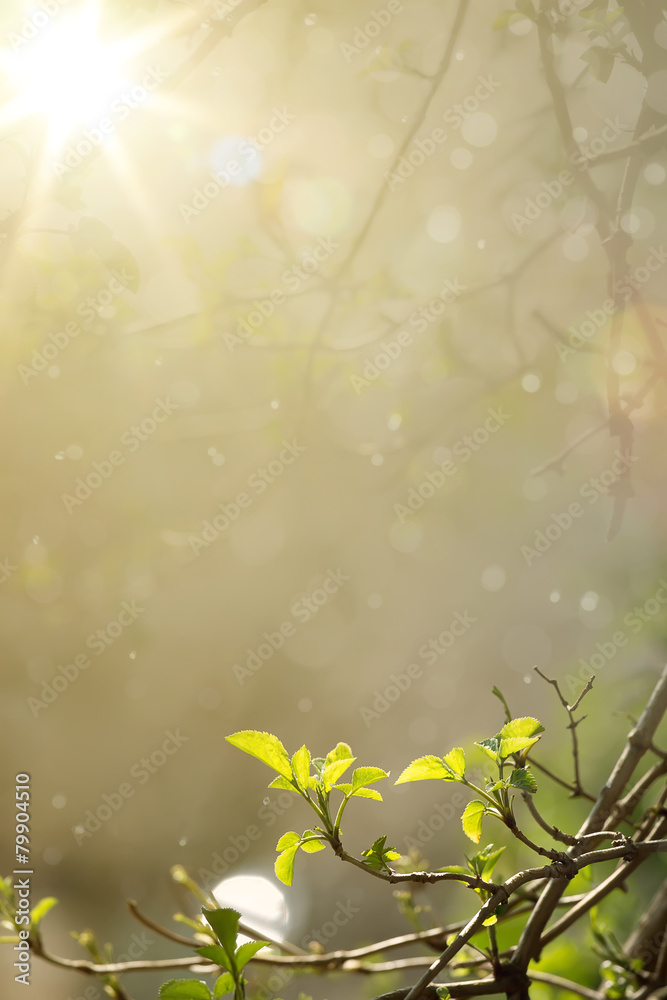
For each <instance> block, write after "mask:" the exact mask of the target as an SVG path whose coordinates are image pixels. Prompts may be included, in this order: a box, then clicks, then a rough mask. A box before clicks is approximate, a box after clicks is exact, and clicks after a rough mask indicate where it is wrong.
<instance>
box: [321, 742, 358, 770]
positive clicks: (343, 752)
mask: <svg viewBox="0 0 667 1000" xmlns="http://www.w3.org/2000/svg"><path fill="white" fill-rule="evenodd" d="M350 757H354V754H353V753H352V748H351V746H350V744H349V743H337V744H336V746H335V747H334V748H333V750H330V751H329V753H328V754H327V755H326V758H325V760H324V765H323V766H324V767H328V765H329V764H333V762H334V761H335V760H349V759H350Z"/></svg>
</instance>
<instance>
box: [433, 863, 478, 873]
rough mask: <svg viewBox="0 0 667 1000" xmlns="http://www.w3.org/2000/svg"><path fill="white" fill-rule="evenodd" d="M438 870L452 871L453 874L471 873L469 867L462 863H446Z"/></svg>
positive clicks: (437, 869)
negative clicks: (463, 865) (464, 866)
mask: <svg viewBox="0 0 667 1000" xmlns="http://www.w3.org/2000/svg"><path fill="white" fill-rule="evenodd" d="M436 871H437V872H451V873H452V874H453V875H469V874H470V872H469V871H468V869H467V868H463V867H462V866H461V865H444V867H442V868H436Z"/></svg>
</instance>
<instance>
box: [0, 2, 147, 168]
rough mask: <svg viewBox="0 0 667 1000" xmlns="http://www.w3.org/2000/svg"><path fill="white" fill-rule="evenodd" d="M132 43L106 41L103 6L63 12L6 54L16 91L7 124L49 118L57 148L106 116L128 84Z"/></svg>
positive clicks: (4, 121)
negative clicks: (101, 18) (125, 71)
mask: <svg viewBox="0 0 667 1000" xmlns="http://www.w3.org/2000/svg"><path fill="white" fill-rule="evenodd" d="M128 48H129V47H128V45H127V43H125V44H124V45H123V44H120V43H117V42H116V43H114V44H105V43H104V42H103V41H102V40H101V39H100V36H99V5H98V4H97V2H91V3H88V4H87V5H86V6H84V7H83V8H81V9H80V10H78V11H77V12H76V13H75V14H72V15H69V16H68V15H67V14H66V13H64V12H63V13H62V14H60V15H59V16H58V17H56V18H54V19H53V20H52V22H51V23H49V24H48V25H45V26H44V28H42V29H41V31H40V32H39V34H38V35H37V36H36V37H34V38H32V39H28V40H24V41H23V43H22V44H21V45H19V46H17V47H16V48H15V50H14V51H13V52H11V53H5V54H4V56H3V58H2V68H3V69H4V71H5V75H6V80H7V83H8V85H9V86H10V87H11V89H12V91H13V92H14V97H13V98H12V99H10V100H9V101H8V102H7V103H6V104H5V107H4V108H3V111H2V115H1V116H0V122H1V124H2V125H3V126H4V127H7V126H11V125H13V124H15V123H17V122H19V121H22V120H25V119H26V118H30V117H33V116H41V117H43V118H44V119H46V121H47V128H48V135H47V146H48V149H49V151H51V152H53V151H55V150H56V149H57V148H59V147H60V146H61V145H62V144H63V142H64V141H65V140H66V139H67V137H68V136H69V135H70V134H71V133H72V132H73V131H74V130H76V129H77V128H79V127H82V126H86V125H92V124H94V123H95V119H96V118H97V117H100V116H103V115H104V113H105V111H106V110H107V109H108V107H109V104H110V102H111V100H112V99H113V97H114V96H115V95H116V94H118V92H119V91H120V90H122V88H123V86H124V85H126V81H125V79H124V76H123V67H124V64H126V63H127V61H128V58H129V56H130V54H131V53H130V52H129V51H128Z"/></svg>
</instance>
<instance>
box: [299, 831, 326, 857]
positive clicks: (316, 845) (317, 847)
mask: <svg viewBox="0 0 667 1000" xmlns="http://www.w3.org/2000/svg"><path fill="white" fill-rule="evenodd" d="M316 836H317V834H316V833H315V832H314V831H313V830H304V831H303V833H302V834H301V843H300V844H299V847H300V848H301V850H302V851H305V852H306V854H317V852H318V851H323V850H324V842H323V841H322V840H309V841H308V843H307V844H304V843H303V841H304V840H305V839H306V837H316Z"/></svg>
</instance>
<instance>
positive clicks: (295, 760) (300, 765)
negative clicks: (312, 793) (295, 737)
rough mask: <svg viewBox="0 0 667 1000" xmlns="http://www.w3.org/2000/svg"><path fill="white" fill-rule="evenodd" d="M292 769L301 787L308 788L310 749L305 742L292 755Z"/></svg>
mask: <svg viewBox="0 0 667 1000" xmlns="http://www.w3.org/2000/svg"><path fill="white" fill-rule="evenodd" d="M292 770H293V771H294V777H295V778H296V780H297V782H298V784H299V785H300V786H301V788H303V789H306V788H307V787H308V778H309V777H310V750H309V749H308V748H307V747H306V745H305V744H304V746H302V747H301V749H300V750H297V751H296V753H295V754H294V756H293V757H292Z"/></svg>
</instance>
